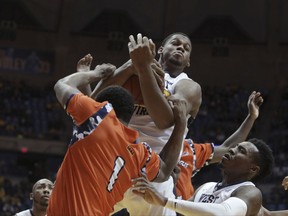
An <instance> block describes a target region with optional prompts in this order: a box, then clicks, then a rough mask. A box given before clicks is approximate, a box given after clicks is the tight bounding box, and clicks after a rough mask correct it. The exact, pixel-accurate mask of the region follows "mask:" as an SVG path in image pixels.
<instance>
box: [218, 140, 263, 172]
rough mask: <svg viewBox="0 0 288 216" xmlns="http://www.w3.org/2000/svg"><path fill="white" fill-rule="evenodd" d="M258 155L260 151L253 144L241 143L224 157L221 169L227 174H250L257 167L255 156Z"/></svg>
mask: <svg viewBox="0 0 288 216" xmlns="http://www.w3.org/2000/svg"><path fill="white" fill-rule="evenodd" d="M258 153H259V151H258V149H257V148H256V146H255V145H253V144H252V143H250V142H242V143H239V144H238V145H237V146H236V147H234V148H231V149H230V150H229V151H228V153H226V154H225V155H224V156H223V158H222V161H221V165H222V166H221V167H222V169H223V170H224V172H226V173H234V174H235V175H239V176H240V175H242V174H248V173H249V172H250V170H251V169H253V167H255V156H256V154H258Z"/></svg>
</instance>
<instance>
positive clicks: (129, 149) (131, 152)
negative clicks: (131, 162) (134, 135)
mask: <svg viewBox="0 0 288 216" xmlns="http://www.w3.org/2000/svg"><path fill="white" fill-rule="evenodd" d="M127 150H128V152H129V153H130V155H132V156H133V155H134V154H135V151H134V149H133V148H132V146H131V145H129V146H127Z"/></svg>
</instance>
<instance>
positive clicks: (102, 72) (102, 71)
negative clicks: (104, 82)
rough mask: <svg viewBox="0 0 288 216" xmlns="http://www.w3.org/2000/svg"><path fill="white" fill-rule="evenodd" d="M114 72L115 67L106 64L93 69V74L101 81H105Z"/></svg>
mask: <svg viewBox="0 0 288 216" xmlns="http://www.w3.org/2000/svg"><path fill="white" fill-rule="evenodd" d="M115 70H116V66H114V65H112V64H110V63H107V64H101V65H97V66H96V67H95V70H94V72H95V73H96V74H97V76H99V77H100V78H101V79H106V78H108V77H109V76H110V75H111V74H113V73H114V71H115Z"/></svg>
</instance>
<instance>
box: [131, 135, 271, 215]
mask: <svg viewBox="0 0 288 216" xmlns="http://www.w3.org/2000/svg"><path fill="white" fill-rule="evenodd" d="M273 164H274V158H273V155H272V151H271V149H270V148H269V146H268V145H267V144H266V143H264V142H263V141H262V140H259V139H250V140H248V141H247V142H242V143H239V144H238V145H237V146H236V147H234V148H231V149H230V150H229V152H228V153H226V154H225V155H224V156H223V158H222V160H221V163H220V164H219V165H220V166H219V167H220V168H221V170H222V176H223V178H222V181H221V182H219V183H215V182H214V183H206V184H204V185H203V186H200V187H199V188H198V190H197V191H196V192H195V194H194V196H193V197H192V198H191V199H190V200H189V201H185V200H176V199H169V198H166V197H164V196H163V195H161V194H160V193H158V192H157V191H156V190H155V188H154V187H153V186H152V185H151V184H150V183H149V182H148V181H147V180H146V178H144V177H142V178H138V179H134V189H133V192H134V193H135V194H137V195H139V196H141V197H143V198H144V199H145V200H146V201H147V202H149V203H153V204H155V205H160V206H164V207H166V208H169V209H171V210H175V211H176V212H178V213H180V214H183V215H215V216H218V215H219V216H223V215H229V216H260V215H263V214H264V212H263V209H262V193H261V191H260V190H259V189H258V188H257V187H255V185H254V183H252V182H257V181H259V180H262V179H263V178H264V177H266V176H267V175H269V174H270V173H271V171H272V168H273Z"/></svg>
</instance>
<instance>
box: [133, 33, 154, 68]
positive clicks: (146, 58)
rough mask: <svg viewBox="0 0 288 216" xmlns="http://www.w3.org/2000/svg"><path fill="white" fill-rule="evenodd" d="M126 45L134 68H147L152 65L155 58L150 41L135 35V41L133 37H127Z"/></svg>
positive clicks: (152, 44) (140, 35)
mask: <svg viewBox="0 0 288 216" xmlns="http://www.w3.org/2000/svg"><path fill="white" fill-rule="evenodd" d="M129 40H130V42H129V43H128V48H129V55H130V58H131V60H132V63H133V65H134V66H135V67H136V68H141V67H147V66H150V65H151V63H153V59H154V57H155V53H156V52H155V44H154V43H153V41H152V40H151V39H148V38H147V37H145V36H144V37H142V34H140V33H139V34H137V40H135V39H134V36H133V35H130V36H129Z"/></svg>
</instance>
